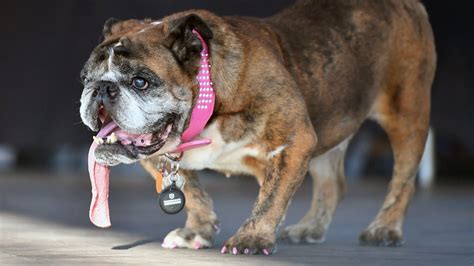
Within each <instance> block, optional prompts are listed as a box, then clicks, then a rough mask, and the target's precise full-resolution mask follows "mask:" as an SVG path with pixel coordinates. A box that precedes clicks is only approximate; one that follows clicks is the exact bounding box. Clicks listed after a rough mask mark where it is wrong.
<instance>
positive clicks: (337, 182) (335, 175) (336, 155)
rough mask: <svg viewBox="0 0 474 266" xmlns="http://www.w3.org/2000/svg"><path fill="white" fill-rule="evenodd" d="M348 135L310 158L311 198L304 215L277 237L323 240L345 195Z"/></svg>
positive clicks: (298, 241) (305, 240) (310, 241)
mask: <svg viewBox="0 0 474 266" xmlns="http://www.w3.org/2000/svg"><path fill="white" fill-rule="evenodd" d="M349 141H350V139H346V140H345V141H343V142H341V143H340V144H339V145H337V146H336V147H334V148H332V149H331V150H329V151H327V152H326V153H324V154H322V155H320V156H318V157H315V158H313V159H311V161H310V162H309V172H310V174H311V177H312V178H313V198H312V201H311V207H310V209H309V210H308V212H307V213H306V215H305V216H304V217H303V218H302V219H301V220H300V221H299V222H298V223H297V224H294V225H290V226H287V227H286V228H285V229H283V230H282V232H281V234H280V238H282V239H287V240H289V241H291V242H293V243H300V242H306V243H322V242H323V241H324V240H325V236H326V231H327V230H328V228H329V225H330V223H331V220H332V217H333V214H334V211H335V210H336V207H337V204H338V203H339V201H340V200H341V198H342V197H343V195H344V192H345V189H346V185H345V175H344V155H345V152H346V149H347V146H348V144H349Z"/></svg>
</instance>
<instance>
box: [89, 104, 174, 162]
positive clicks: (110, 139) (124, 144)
mask: <svg viewBox="0 0 474 266" xmlns="http://www.w3.org/2000/svg"><path fill="white" fill-rule="evenodd" d="M99 119H100V120H101V122H102V129H101V130H100V131H99V133H98V134H97V136H95V137H94V142H95V143H96V144H97V146H98V147H100V149H99V150H101V149H104V148H114V149H115V150H117V149H119V148H122V149H125V150H126V152H125V151H124V152H125V154H127V155H129V157H131V158H137V159H138V157H139V155H145V156H148V155H152V154H154V153H156V152H158V151H159V150H160V149H161V147H163V145H164V144H165V143H166V140H167V139H168V136H169V134H170V133H171V130H172V128H173V123H174V120H173V119H172V118H169V119H167V120H165V121H164V122H162V123H161V125H160V126H159V127H158V128H159V129H158V130H156V131H154V132H151V133H146V134H133V133H129V132H127V131H125V130H123V129H121V128H120V127H119V126H118V125H117V123H115V121H113V120H112V118H111V117H110V116H109V115H108V114H107V112H106V111H105V109H104V108H101V110H100V111H99ZM106 146H111V147H106ZM124 152H122V153H124Z"/></svg>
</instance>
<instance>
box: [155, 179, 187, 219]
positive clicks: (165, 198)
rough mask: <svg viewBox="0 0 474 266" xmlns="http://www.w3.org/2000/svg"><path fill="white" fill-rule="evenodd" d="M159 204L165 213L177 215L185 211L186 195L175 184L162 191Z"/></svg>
mask: <svg viewBox="0 0 474 266" xmlns="http://www.w3.org/2000/svg"><path fill="white" fill-rule="evenodd" d="M159 202H160V207H161V209H162V210H163V211H164V212H165V213H167V214H176V213H178V212H180V211H181V210H182V209H183V207H184V204H185V203H186V199H185V197H184V193H183V192H182V191H181V190H180V189H179V188H178V187H177V186H176V185H175V184H174V183H173V184H172V185H170V186H168V187H166V188H165V189H163V191H161V193H160V198H159Z"/></svg>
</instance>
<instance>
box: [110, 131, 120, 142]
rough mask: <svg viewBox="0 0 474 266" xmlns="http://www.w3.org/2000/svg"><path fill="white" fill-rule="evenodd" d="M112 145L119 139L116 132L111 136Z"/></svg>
mask: <svg viewBox="0 0 474 266" xmlns="http://www.w3.org/2000/svg"><path fill="white" fill-rule="evenodd" d="M109 137H110V143H111V144H114V143H115V142H117V141H118V138H117V135H115V132H112V134H110V136H109Z"/></svg>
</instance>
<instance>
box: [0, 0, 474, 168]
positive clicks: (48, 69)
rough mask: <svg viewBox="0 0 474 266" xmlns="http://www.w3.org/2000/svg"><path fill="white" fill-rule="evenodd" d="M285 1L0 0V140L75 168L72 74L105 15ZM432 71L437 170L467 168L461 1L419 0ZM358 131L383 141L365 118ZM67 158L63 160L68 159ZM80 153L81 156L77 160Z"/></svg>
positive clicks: (44, 162)
mask: <svg viewBox="0 0 474 266" xmlns="http://www.w3.org/2000/svg"><path fill="white" fill-rule="evenodd" d="M292 2H293V1H290V0H273V1H271V2H268V1H252V0H226V1H191V0H186V1H183V0H181V1H159V0H154V1H145V0H140V1H124V0H113V1H112V0H107V1H92V0H89V1H77V0H76V1H34V0H23V1H9V2H2V7H1V9H0V32H1V36H2V37H1V42H0V51H1V53H0V55H1V60H0V62H1V63H0V73H1V75H2V78H1V83H0V92H1V94H0V146H3V147H7V148H9V149H10V150H13V151H14V152H15V153H16V155H17V156H18V158H19V159H18V162H19V165H20V166H32V165H33V166H46V167H49V166H54V165H58V164H61V162H62V161H65V160H66V161H67V160H69V162H76V161H77V164H81V165H83V164H84V162H85V159H86V158H85V157H86V151H87V148H88V145H89V144H90V142H91V136H92V133H91V132H89V131H88V129H87V128H86V127H85V126H84V125H82V123H81V120H80V117H79V98H80V94H81V90H82V87H81V84H80V82H79V71H80V69H81V68H82V64H83V63H84V62H85V61H86V59H87V58H88V55H89V53H90V51H91V50H92V49H93V47H94V46H95V45H96V44H97V42H98V40H99V37H100V34H101V29H102V25H103V23H104V21H105V20H106V19H107V18H109V17H116V18H121V19H126V18H145V17H150V18H156V19H158V18H161V17H163V16H165V15H167V14H170V13H173V12H176V11H181V10H185V9H191V8H203V9H208V10H211V11H213V12H216V13H218V14H220V15H237V14H238V15H248V16H268V15H271V14H273V13H275V12H277V11H278V10H280V9H281V8H283V7H285V6H287V5H289V4H290V3H292ZM424 4H425V6H426V8H427V10H428V13H429V15H430V20H431V23H432V26H433V29H434V33H435V39H436V45H437V52H438V71H437V75H436V79H435V83H434V86H433V94H432V125H433V128H434V129H435V134H436V149H437V158H438V167H439V170H440V173H441V174H445V175H449V174H451V173H453V172H454V173H456V174H459V175H472V173H473V172H474V171H473V165H474V159H473V158H474V138H473V136H474V88H473V87H474V78H473V74H474V67H473V53H474V50H473V48H474V45H473V43H474V42H473V38H474V34H473V33H474V32H473V28H474V27H473V23H472V11H473V10H474V8H473V7H474V4H473V3H472V2H471V1H450V2H446V1H425V3H424ZM364 130H366V131H370V132H375V133H371V134H372V136H374V137H378V136H381V138H384V136H383V133H381V131H379V130H377V129H374V126H373V125H368V126H367V125H366V126H364ZM68 158H69V159H68ZM80 158H83V161H80Z"/></svg>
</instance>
